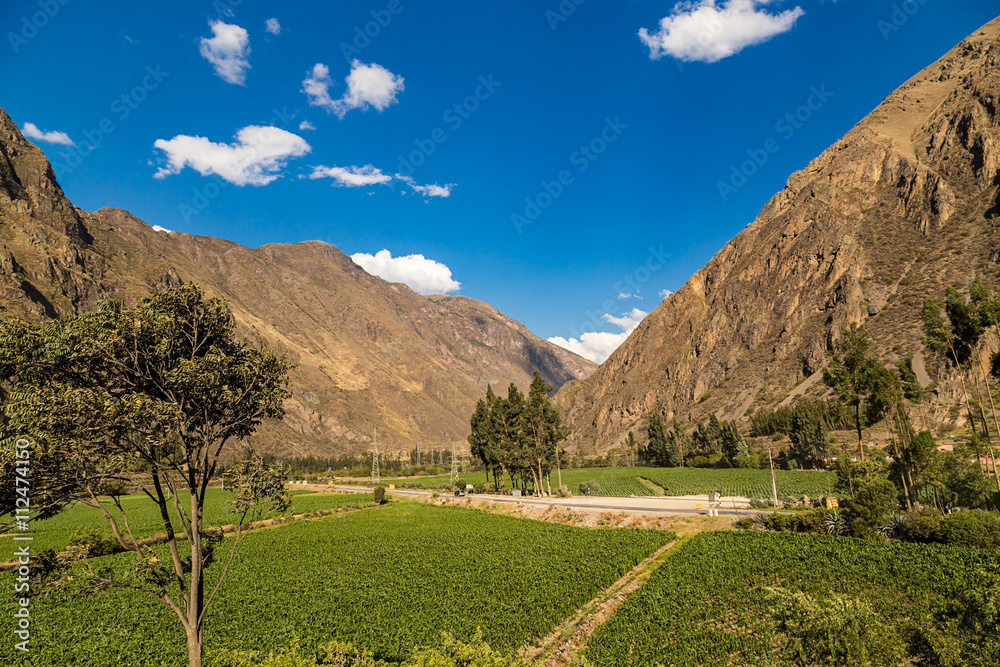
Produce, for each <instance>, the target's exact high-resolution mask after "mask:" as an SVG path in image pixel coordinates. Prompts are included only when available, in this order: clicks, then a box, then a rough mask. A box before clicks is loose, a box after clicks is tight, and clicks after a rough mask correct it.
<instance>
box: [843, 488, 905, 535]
mask: <svg viewBox="0 0 1000 667" xmlns="http://www.w3.org/2000/svg"><path fill="white" fill-rule="evenodd" d="M850 505H851V511H852V512H853V513H854V514H855V515H857V516H858V518H860V519H863V520H864V522H865V524H866V525H867V526H872V527H874V529H875V530H878V528H880V527H882V526H884V525H885V523H886V521H887V520H888V519H889V517H890V516H891V515H892V514H893V512H895V511H896V509H897V508H898V507H899V496H898V493H897V491H896V485H895V484H893V483H892V482H890V481H889V480H888V479H886V478H876V479H870V480H868V481H867V482H866V483H864V484H862V485H860V486H859V487H858V488H857V490H856V491H855V492H854V499H853V502H852V503H851V504H850Z"/></svg>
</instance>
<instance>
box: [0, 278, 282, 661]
mask: <svg viewBox="0 0 1000 667" xmlns="http://www.w3.org/2000/svg"><path fill="white" fill-rule="evenodd" d="M287 374H288V366H287V364H286V362H285V360H284V359H283V358H279V357H277V356H275V355H274V354H273V353H272V352H270V351H269V350H267V349H266V348H256V347H253V346H250V345H248V344H247V343H245V342H242V341H239V340H237V338H236V335H235V323H234V321H233V318H232V315H231V314H230V312H229V310H228V308H227V307H226V305H225V303H224V302H222V301H221V300H218V299H210V300H205V299H204V297H203V295H202V292H201V291H200V290H199V289H198V288H197V287H195V286H193V285H183V286H181V287H178V288H175V289H171V290H168V291H166V292H162V293H160V294H157V295H154V296H152V297H149V298H146V299H143V300H142V301H140V302H139V303H138V305H136V306H135V307H134V308H132V307H128V306H126V305H124V304H122V303H118V302H111V301H109V302H104V303H102V304H101V305H100V308H99V310H98V311H97V312H94V313H89V314H85V315H81V316H79V317H77V318H74V319H71V320H67V321H49V322H46V323H44V324H40V325H31V324H28V323H26V322H24V321H21V320H10V321H7V322H4V323H2V324H0V381H2V383H3V388H4V390H5V391H4V402H3V411H4V413H5V415H4V416H5V419H4V423H3V424H2V425H0V444H3V445H6V447H3V449H2V450H0V481H2V482H3V484H2V488H3V489H4V492H5V495H3V496H2V497H0V513H5V512H9V511H11V510H12V509H13V505H14V498H13V497H12V496H11V495H10V493H9V492H8V490H10V489H14V484H13V479H14V475H15V474H16V473H15V469H16V465H17V461H16V460H15V458H14V454H13V451H12V450H13V447H11V445H12V444H13V443H14V441H15V440H17V439H21V438H26V439H28V440H29V441H30V443H31V457H30V471H29V479H30V483H31V489H32V495H31V500H32V503H33V505H34V507H33V510H34V511H36V512H38V515H37V516H39V517H44V516H51V515H53V514H55V513H57V512H59V511H60V510H61V509H63V508H65V507H67V506H68V505H70V504H71V503H74V502H81V503H84V504H87V505H89V506H91V507H94V508H96V509H98V510H99V511H100V512H101V513H102V515H103V516H104V519H105V520H106V521H107V522H108V524H109V525H110V528H111V531H112V533H113V535H114V538H115V540H116V541H117V543H118V545H119V546H120V547H121V548H122V549H123V550H125V551H130V552H133V553H134V555H135V560H134V562H133V565H132V569H131V571H129V572H127V573H125V574H124V576H121V577H116V575H114V574H112V573H111V572H110V571H107V570H99V571H95V570H94V569H93V568H92V567H91V566H90V563H89V562H87V561H84V562H83V563H82V564H81V565H80V566H79V568H74V570H75V572H74V574H76V573H77V572H79V571H82V572H83V573H84V576H83V577H82V578H81V577H74V579H72V580H68V585H72V586H73V587H74V588H73V590H76V591H78V592H81V591H88V590H89V591H92V590H99V589H106V588H132V589H137V590H140V591H144V592H146V593H148V594H150V595H151V596H152V597H153V598H155V599H157V600H159V601H160V602H161V603H162V604H164V605H166V606H167V607H168V608H170V609H171V610H172V611H173V612H174V614H175V615H176V616H177V618H178V619H179V620H180V622H181V624H182V625H183V626H184V630H185V633H186V636H187V645H188V662H189V665H191V666H192V667H197V666H200V665H201V663H202V644H203V643H202V637H203V634H202V632H203V626H204V619H205V612H206V610H207V609H208V607H209V605H210V604H211V602H212V600H213V598H214V597H215V595H216V593H217V592H218V590H219V587H220V586H221V584H222V582H223V580H224V579H225V576H226V572H227V571H228V569H229V565H230V563H231V562H232V558H233V555H234V554H235V550H236V547H237V546H238V545H239V543H240V541H241V540H242V538H243V536H244V534H245V533H243V532H242V530H238V532H237V533H236V535H235V536H234V537H233V538H232V539H231V544H230V546H229V554H228V557H227V559H226V562H225V565H224V570H223V572H222V573H221V575H220V577H219V579H218V583H217V584H216V585H215V587H214V588H213V589H212V590H206V586H205V569H206V568H207V567H208V566H209V565H210V564H211V563H212V562H213V561H214V560H215V556H216V548H217V547H218V546H219V544H220V543H221V540H222V534H221V531H206V530H205V529H204V527H203V523H202V516H203V508H204V504H205V492H206V489H207V488H208V483H209V480H210V479H211V478H212V476H213V475H214V473H215V472H216V467H217V465H218V461H219V456H220V454H222V453H223V451H224V450H225V449H226V446H227V445H231V444H235V443H236V442H238V441H240V440H242V439H244V438H246V437H247V436H249V435H250V434H252V433H253V432H254V431H255V430H256V429H257V426H258V425H259V424H260V423H261V421H262V420H264V419H280V418H281V417H282V416H283V415H284V411H283V408H282V402H283V401H284V399H285V398H286V397H288V396H289V392H288V380H287ZM136 467H142V468H144V469H145V470H146V471H147V472H146V473H145V476H146V479H148V480H149V481H148V482H147V483H144V484H143V485H142V486H141V491H142V492H143V493H145V494H146V496H148V497H149V498H150V499H151V500H152V501H153V502H154V503H156V505H157V507H158V508H159V513H160V516H161V517H162V519H163V527H164V530H165V532H166V536H167V547H168V549H169V552H170V556H169V559H165V561H161V560H160V559H159V558H158V557H157V555H156V553H155V552H154V551H153V549H151V548H150V547H149V546H143V545H142V544H140V542H139V541H138V540H137V539H136V537H135V535H134V534H133V533H132V530H131V528H130V526H129V522H128V513H127V512H126V511H125V510H126V507H123V504H122V503H121V502H120V499H119V498H118V496H117V495H113V496H112V497H111V500H110V502H111V503H113V504H114V505H115V506H116V507H117V508H118V510H119V511H120V512H121V514H120V516H117V517H116V516H115V515H114V514H112V513H111V512H110V511H109V509H108V508H107V507H106V506H105V504H104V503H102V502H101V499H100V496H102V495H104V494H106V493H107V492H108V491H109V489H111V488H114V487H116V486H119V485H120V484H121V483H123V482H125V481H127V477H126V475H127V473H128V472H129V471H130V470H133V469H134V468H136ZM230 476H231V479H232V481H233V486H234V488H236V489H238V491H239V493H238V495H237V497H236V499H235V501H234V512H236V514H237V516H238V523H239V524H240V526H242V525H243V524H244V522H246V521H250V520H254V519H257V518H260V517H261V516H263V514H264V513H267V512H268V511H272V510H273V511H284V510H285V509H287V507H288V504H289V498H288V494H287V492H286V490H285V487H284V475H283V473H282V471H281V469H280V468H279V467H276V466H268V465H265V464H264V463H263V462H262V460H261V459H260V458H259V457H253V458H252V459H251V460H249V461H245V462H242V463H240V464H238V465H236V466H235V467H234V468H233V469H232V470H231V472H230ZM184 492H186V493H184ZM105 502H107V501H105ZM185 504H187V507H184V505H185ZM181 540H186V541H187V542H188V544H187V549H189V553H188V554H186V555H183V554H182V544H181Z"/></svg>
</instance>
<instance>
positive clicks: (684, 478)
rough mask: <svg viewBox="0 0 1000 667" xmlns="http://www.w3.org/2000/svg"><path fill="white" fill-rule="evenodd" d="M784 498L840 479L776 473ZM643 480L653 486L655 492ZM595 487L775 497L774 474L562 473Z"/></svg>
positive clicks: (573, 482)
mask: <svg viewBox="0 0 1000 667" xmlns="http://www.w3.org/2000/svg"><path fill="white" fill-rule="evenodd" d="M775 476H776V478H777V485H778V497H779V498H790V497H791V498H797V497H799V496H803V495H806V496H811V497H816V496H821V495H827V494H829V493H831V491H832V484H833V481H834V479H835V475H834V474H833V473H830V472H818V471H803V470H777V471H775ZM640 478H642V479H646V480H649V481H650V482H653V485H655V486H650V485H647V484H644V483H643V482H642V481H640ZM448 480H449V476H448V475H438V476H435V477H411V478H401V479H392V480H385V483H386V484H401V483H407V482H410V483H412V482H420V483H422V484H424V485H426V486H427V488H429V489H433V488H435V487H437V486H439V485H441V484H447V483H448ZM484 481H486V473H484V472H477V473H467V474H465V475H462V476H461V483H462V484H465V483H468V484H482V483H483V482H484ZM556 481H557V479H556V473H555V472H553V473H552V485H553V488H555V485H556ZM589 481H596V482H597V484H598V486H599V487H600V489H601V493H600V495H602V496H617V497H625V496H655V495H660V494H659V493H658V492H657V491H656V487H659V488H662V489H663V490H664V495H668V496H694V495H705V494H708V493H710V492H712V491H721V492H722V494H723V495H725V496H749V497H753V498H770V497H771V471H770V470H750V469H735V468H734V469H725V470H723V469H716V468H573V469H569V470H563V471H562V482H563V485H564V486H565V487H567V488H568V489H569V490H570V493H573V494H577V493H579V488H580V484H582V483H583V482H589Z"/></svg>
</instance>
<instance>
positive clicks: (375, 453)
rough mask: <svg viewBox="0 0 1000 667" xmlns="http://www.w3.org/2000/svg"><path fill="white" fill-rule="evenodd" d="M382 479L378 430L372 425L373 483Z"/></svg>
mask: <svg viewBox="0 0 1000 667" xmlns="http://www.w3.org/2000/svg"><path fill="white" fill-rule="evenodd" d="M380 481H381V477H380V475H379V470H378V431H377V430H376V429H375V428H374V427H372V484H373V485H374V484H378V483H379V482H380Z"/></svg>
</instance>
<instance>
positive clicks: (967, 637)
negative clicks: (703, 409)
mask: <svg viewBox="0 0 1000 667" xmlns="http://www.w3.org/2000/svg"><path fill="white" fill-rule="evenodd" d="M998 568H1000V554H998V553H997V552H995V551H976V550H967V549H960V548H955V547H944V546H940V545H920V544H902V543H879V542H869V541H861V540H854V539H848V538H835V537H826V536H816V535H796V534H791V535H789V534H768V533H754V532H740V533H732V532H720V533H709V534H701V535H698V536H696V537H694V538H693V539H692V540H691V541H690V542H688V543H686V544H684V545H682V546H681V547H679V548H678V549H677V551H676V552H675V553H673V554H672V555H671V556H670V557H669V558H668V559H667V560H666V562H665V563H664V565H663V566H662V567H661V568H660V569H659V570H658V571H657V572H656V573H655V574H654V575H653V577H652V578H651V579H650V581H649V582H648V583H647V584H646V585H645V586H644V587H643V588H642V589H640V590H639V591H638V592H637V593H635V594H634V595H633V596H631V597H630V598H629V599H628V601H627V602H626V603H625V604H624V605H622V607H621V608H619V609H618V611H617V612H616V613H615V615H614V616H613V617H612V618H611V620H610V621H609V622H608V623H606V624H605V625H603V626H601V627H600V628H599V629H598V630H597V632H596V633H595V634H594V635H593V637H591V640H590V642H589V645H588V649H587V657H588V658H589V659H590V660H591V662H592V663H593V665H595V667H600V666H603V665H609V666H610V665H615V666H619V665H621V666H624V665H635V666H637V667H638V666H642V667H646V666H649V667H653V666H654V665H734V664H736V665H786V664H815V663H814V662H813V661H815V662H817V663H818V662H821V663H822V664H875V665H882V664H888V665H898V664H910V663H909V662H906V657H905V654H907V653H908V654H909V655H910V656H911V657H914V658H920V660H918V662H919V663H920V664H953V665H972V664H974V665H995V664H997V662H996V660H997V659H998V658H1000V654H998V653H997V641H1000V636H997V625H996V623H997V617H996V606H995V603H996V598H997V597H998V596H997V595H996V591H994V592H993V596H994V602H993V603H992V606H991V605H990V604H987V605H986V606H985V609H987V610H990V609H992V612H989V613H987V614H986V618H985V621H982V620H980V621H976V620H975V618H977V617H973V620H972V621H971V624H970V622H968V621H969V619H965V620H962V619H959V620H958V621H955V620H954V619H952V620H951V621H949V620H948V618H950V616H949V612H948V611H947V609H948V605H949V604H951V601H953V600H955V599H959V598H962V597H963V596H977V595H981V594H985V593H987V591H986V590H985V589H984V587H986V586H988V585H989V584H988V583H985V582H984V579H983V577H984V575H985V573H987V572H993V573H996V572H997V571H998ZM795 591H801V592H802V593H805V594H806V597H804V598H803V597H800V598H798V599H792V602H791V603H790V602H789V600H790V599H791V598H790V597H789V594H793V595H794V592H795ZM783 609H784V610H786V611H782V610H783ZM789 609H791V612H790V615H789V616H782V614H785V613H786V612H787V610H789ZM844 612H846V616H847V618H849V619H850V622H848V623H846V624H839V625H838V621H837V619H838V617H841V616H843V615H844ZM951 616H954V615H953V614H952V615H951ZM978 618H980V619H982V618H983V617H982V616H981V615H980V616H978ZM977 622H980V623H982V622H985V624H986V626H987V629H986V631H985V635H984V636H985V637H988V638H989V640H988V641H985V642H982V645H981V646H980V645H979V644H980V642H979V641H977V639H975V638H974V637H976V635H974V634H972V633H973V632H974V629H973V628H974V625H975V623H977ZM810 626H814V629H815V627H819V628H821V629H822V632H821V633H820V634H821V635H822V636H823V637H830V638H833V639H843V640H844V641H846V642H850V643H851V644H853V645H854V646H862V645H866V644H867V645H870V646H871V647H872V648H873V649H874V650H875V651H876V652H881V653H876V654H874V655H873V654H869V655H868V656H867V657H865V656H860V655H855V656H853V657H845V656H841V658H840V660H839V661H838V660H830V661H829V662H827V661H824V660H823V656H817V655H815V652H817V651H819V650H820V649H821V647H822V646H823V645H824V644H823V642H824V641H825V640H824V639H821V640H819V641H816V640H815V638H814V637H810V635H809V631H808V628H809V627H810ZM932 645H933V646H939V647H946V648H945V649H944V651H945V652H948V651H952V652H954V651H958V652H957V653H953V660H954V661H952V662H935V661H933V660H931V658H930V656H929V654H928V651H929V650H930V648H929V647H930V646H932ZM893 647H896V648H898V649H900V650H901V651H903V652H904V653H903V654H902V655H901V654H898V653H893V650H892V649H893ZM798 651H804V652H805V653H807V654H808V653H810V652H813V653H814V654H813V655H811V656H810V657H809V658H805V659H803V658H802V657H801V655H802V654H801V653H797V652H798ZM826 658H827V660H829V656H827V657H826Z"/></svg>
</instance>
